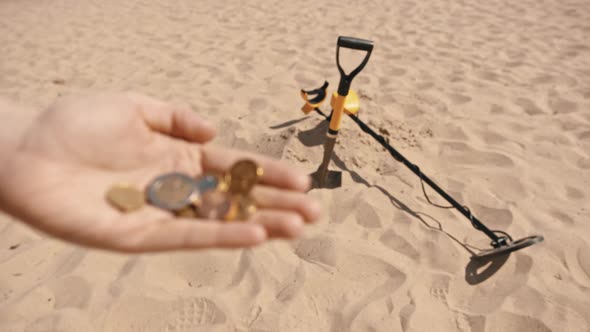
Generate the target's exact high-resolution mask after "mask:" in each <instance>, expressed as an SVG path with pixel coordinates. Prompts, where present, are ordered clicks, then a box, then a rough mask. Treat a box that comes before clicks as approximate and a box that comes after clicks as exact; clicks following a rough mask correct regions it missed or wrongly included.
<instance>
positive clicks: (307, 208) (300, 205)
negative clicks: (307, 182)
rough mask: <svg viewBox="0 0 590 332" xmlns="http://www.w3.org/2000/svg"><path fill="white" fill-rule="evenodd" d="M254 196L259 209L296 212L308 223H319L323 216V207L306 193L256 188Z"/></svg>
mask: <svg viewBox="0 0 590 332" xmlns="http://www.w3.org/2000/svg"><path fill="white" fill-rule="evenodd" d="M252 196H253V198H254V200H255V201H256V205H257V206H258V208H261V209H276V210H286V211H291V212H295V213H298V214H300V215H301V216H302V217H303V219H304V220H305V221H306V222H308V223H311V222H315V221H317V220H318V219H319V218H320V216H321V210H322V208H321V205H320V204H319V203H318V202H317V201H316V200H315V199H313V198H311V197H310V196H308V195H306V194H304V193H299V192H293V191H286V190H280V189H276V188H272V187H267V186H256V187H254V189H253V190H252Z"/></svg>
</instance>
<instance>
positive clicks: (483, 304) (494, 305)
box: [447, 254, 533, 331]
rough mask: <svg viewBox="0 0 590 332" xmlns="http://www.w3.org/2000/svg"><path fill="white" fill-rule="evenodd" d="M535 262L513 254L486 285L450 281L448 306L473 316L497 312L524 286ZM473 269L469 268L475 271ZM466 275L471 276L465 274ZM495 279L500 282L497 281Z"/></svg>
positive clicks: (458, 279) (455, 280)
mask: <svg viewBox="0 0 590 332" xmlns="http://www.w3.org/2000/svg"><path fill="white" fill-rule="evenodd" d="M532 265H533V260H532V259H531V258H530V257H529V256H526V255H524V254H515V255H511V256H510V259H509V260H508V261H507V262H506V263H505V264H504V265H503V266H502V268H501V269H499V270H498V271H497V272H496V274H494V275H493V276H492V277H490V279H488V280H487V281H486V282H485V283H481V284H479V285H477V287H474V286H473V285H470V284H469V283H466V282H465V280H463V279H461V278H457V279H454V280H452V281H451V283H450V285H449V293H448V296H447V300H448V303H449V306H450V307H451V308H452V309H454V310H458V311H462V312H466V313H470V314H473V315H488V314H490V313H493V312H495V311H497V310H498V309H499V308H500V307H501V306H502V304H503V303H504V301H505V300H506V298H507V297H508V296H510V295H511V294H513V293H514V292H517V291H518V290H520V289H521V288H522V287H525V285H526V283H527V280H528V277H529V273H530V271H531V268H532ZM472 267H474V266H468V268H472ZM486 268H488V265H484V266H481V267H479V268H478V271H476V272H474V273H475V274H476V275H477V274H479V273H481V272H480V271H479V269H481V270H482V271H483V270H485V269H486ZM466 273H471V272H469V271H466ZM494 280H501V282H495V281H494ZM494 331H495V330H494Z"/></svg>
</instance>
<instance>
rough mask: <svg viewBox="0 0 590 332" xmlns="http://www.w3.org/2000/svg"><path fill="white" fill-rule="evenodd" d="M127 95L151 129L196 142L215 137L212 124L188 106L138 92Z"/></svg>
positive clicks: (203, 141)
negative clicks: (170, 102) (173, 103)
mask: <svg viewBox="0 0 590 332" xmlns="http://www.w3.org/2000/svg"><path fill="white" fill-rule="evenodd" d="M128 96H129V98H130V99H131V100H132V101H133V102H134V103H135V104H136V105H138V106H139V112H140V113H141V115H142V117H143V119H144V120H145V122H146V123H147V125H148V126H149V127H150V128H151V129H152V130H155V131H157V132H160V133H162V134H164V135H168V136H172V137H175V138H180V139H183V140H187V141H190V142H196V143H205V142H208V141H210V140H211V139H213V137H215V128H214V127H213V125H212V124H210V123H209V122H208V121H207V120H205V119H203V118H201V117H200V116H198V115H197V114H196V112H195V111H193V110H191V109H190V108H189V107H184V106H178V105H172V104H169V103H166V102H163V101H160V100H157V99H154V98H151V97H148V96H143V95H138V94H128Z"/></svg>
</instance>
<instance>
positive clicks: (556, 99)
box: [549, 95, 578, 114]
mask: <svg viewBox="0 0 590 332" xmlns="http://www.w3.org/2000/svg"><path fill="white" fill-rule="evenodd" d="M549 108H550V109H551V110H552V111H553V114H565V113H572V112H575V111H576V110H577V109H578V104H576V103H575V102H572V101H569V100H566V99H563V98H561V97H560V96H557V95H550V96H549Z"/></svg>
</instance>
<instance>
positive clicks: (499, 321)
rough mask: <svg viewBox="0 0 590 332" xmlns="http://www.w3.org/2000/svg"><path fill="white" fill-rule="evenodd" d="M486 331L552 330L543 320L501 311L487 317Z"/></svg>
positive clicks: (539, 331)
mask: <svg viewBox="0 0 590 332" xmlns="http://www.w3.org/2000/svg"><path fill="white" fill-rule="evenodd" d="M486 331H503V332H520V331H531V332H532V331H535V332H552V331H551V329H550V328H549V327H547V325H545V324H544V323H543V322H542V321H541V320H539V319H536V318H533V317H528V316H521V315H517V314H514V313H511V312H506V311H500V312H498V313H494V314H491V315H489V316H487V318H486Z"/></svg>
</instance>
